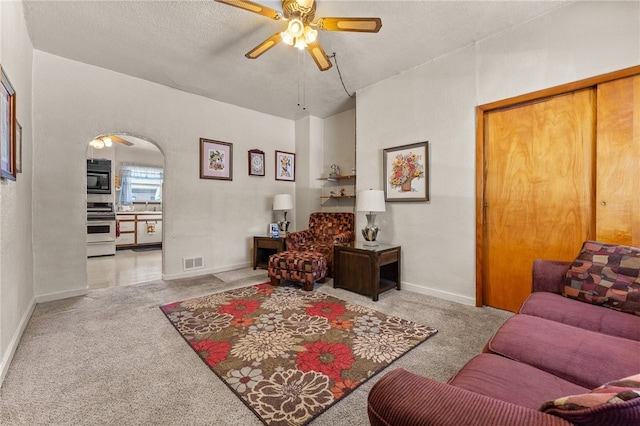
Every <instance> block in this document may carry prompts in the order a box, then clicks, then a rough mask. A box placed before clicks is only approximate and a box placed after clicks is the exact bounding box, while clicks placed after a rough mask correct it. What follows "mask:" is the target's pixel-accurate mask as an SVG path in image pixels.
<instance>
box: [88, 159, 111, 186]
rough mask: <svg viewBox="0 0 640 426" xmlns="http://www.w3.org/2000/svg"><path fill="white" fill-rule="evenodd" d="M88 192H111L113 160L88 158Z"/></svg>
mask: <svg viewBox="0 0 640 426" xmlns="http://www.w3.org/2000/svg"><path fill="white" fill-rule="evenodd" d="M87 194H111V160H87Z"/></svg>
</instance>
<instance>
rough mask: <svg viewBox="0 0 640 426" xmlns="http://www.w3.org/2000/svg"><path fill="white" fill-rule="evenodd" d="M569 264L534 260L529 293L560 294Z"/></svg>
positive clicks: (557, 261) (558, 261)
mask: <svg viewBox="0 0 640 426" xmlns="http://www.w3.org/2000/svg"><path fill="white" fill-rule="evenodd" d="M570 266H571V262H564V261H560V260H545V259H536V260H534V261H533V270H532V274H533V276H532V280H531V291H532V292H536V291H547V292H550V293H558V294H561V293H562V288H563V287H564V278H565V275H566V274H567V270H569V267H570Z"/></svg>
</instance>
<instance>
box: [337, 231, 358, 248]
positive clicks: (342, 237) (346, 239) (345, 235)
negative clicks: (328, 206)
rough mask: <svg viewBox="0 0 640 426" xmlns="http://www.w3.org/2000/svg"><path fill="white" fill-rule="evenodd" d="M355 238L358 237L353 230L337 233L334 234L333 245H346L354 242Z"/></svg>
mask: <svg viewBox="0 0 640 426" xmlns="http://www.w3.org/2000/svg"><path fill="white" fill-rule="evenodd" d="M355 239H356V237H355V235H354V234H353V232H351V231H346V232H341V233H339V234H335V235H334V236H333V245H334V246H346V245H347V244H349V243H350V242H352V241H353V240H355Z"/></svg>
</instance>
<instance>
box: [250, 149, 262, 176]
mask: <svg viewBox="0 0 640 426" xmlns="http://www.w3.org/2000/svg"><path fill="white" fill-rule="evenodd" d="M249 176H264V152H262V151H260V150H259V149H251V150H249Z"/></svg>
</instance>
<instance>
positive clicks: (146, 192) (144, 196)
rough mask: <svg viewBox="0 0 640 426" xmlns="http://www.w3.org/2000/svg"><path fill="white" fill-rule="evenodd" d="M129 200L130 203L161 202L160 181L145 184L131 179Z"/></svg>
mask: <svg viewBox="0 0 640 426" xmlns="http://www.w3.org/2000/svg"><path fill="white" fill-rule="evenodd" d="M131 198H132V201H162V181H160V182H145V181H143V180H139V179H132V182H131Z"/></svg>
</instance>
